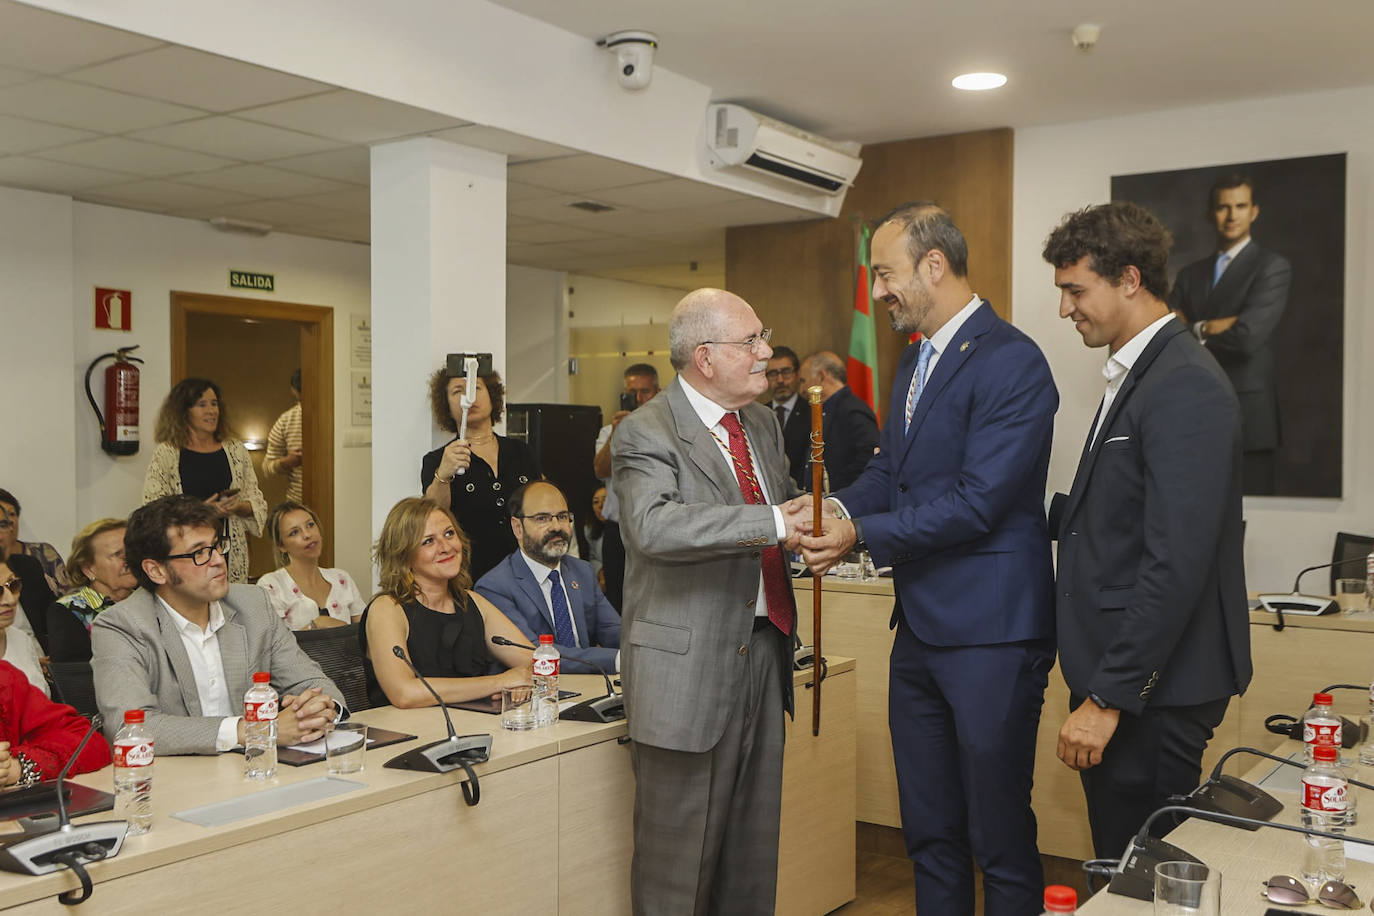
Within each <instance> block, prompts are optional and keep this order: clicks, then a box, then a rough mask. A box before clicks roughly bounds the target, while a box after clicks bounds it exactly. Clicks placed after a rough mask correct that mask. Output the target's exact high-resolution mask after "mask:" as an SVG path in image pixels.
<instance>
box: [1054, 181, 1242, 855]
mask: <svg viewBox="0 0 1374 916" xmlns="http://www.w3.org/2000/svg"><path fill="white" fill-rule="evenodd" d="M1169 244H1170V238H1169V232H1168V230H1167V229H1165V228H1164V226H1163V225H1162V224H1161V223H1160V222H1159V221H1158V220H1157V219H1155V217H1154V216H1153V215H1152V214H1150V213H1149V212H1148V211H1146V210H1145V209H1143V208H1141V207H1139V206H1136V205H1135V204H1130V203H1114V204H1104V205H1102V206H1097V207H1089V208H1087V209H1084V210H1081V211H1079V212H1077V213H1073V214H1070V215H1069V216H1068V217H1067V218H1066V219H1065V220H1064V222H1063V223H1061V224H1060V226H1059V227H1058V228H1056V229H1055V230H1054V232H1052V233H1051V234H1050V237H1049V239H1048V240H1047V241H1046V243H1045V250H1044V256H1045V260H1046V261H1048V262H1049V263H1050V264H1051V265H1053V266H1054V268H1055V270H1054V282H1055V285H1056V286H1058V287H1059V289H1060V290H1061V291H1062V292H1061V298H1060V306H1059V314H1060V317H1063V318H1067V319H1070V320H1071V321H1073V323H1074V328H1075V329H1076V330H1077V331H1078V333H1079V334H1080V335H1082V337H1083V342H1084V343H1085V344H1087V345H1088V346H1089V347H1107V348H1108V350H1109V356H1108V359H1107V364H1106V366H1105V367H1104V369H1103V374H1104V375H1105V376H1106V378H1107V383H1106V393H1105V395H1104V397H1103V399H1102V404H1101V406H1100V407H1099V409H1098V413H1097V417H1096V419H1095V420H1094V422H1093V426H1092V429H1091V431H1090V432H1089V434H1088V441H1087V443H1086V445H1085V446H1084V449H1083V456H1082V458H1081V459H1080V460H1079V464H1078V472H1077V473H1076V474H1075V476H1074V480H1073V487H1072V489H1071V490H1070V491H1069V494H1068V496H1067V498H1064V499H1061V498H1060V497H1058V496H1057V497H1056V499H1055V506H1054V508H1053V509H1052V511H1051V515H1052V516H1053V518H1052V519H1051V527H1052V528H1054V529H1056V530H1057V533H1058V536H1059V570H1058V582H1057V584H1056V588H1055V592H1056V600H1057V611H1058V635H1059V664H1060V668H1061V669H1062V670H1063V672H1064V680H1065V681H1066V682H1067V683H1068V686H1069V692H1070V695H1071V700H1070V702H1071V708H1072V710H1073V711H1072V712H1071V713H1070V714H1069V717H1068V719H1067V721H1065V723H1064V726H1063V728H1061V729H1060V732H1059V742H1058V754H1059V758H1060V759H1061V760H1063V761H1064V763H1065V764H1067V765H1068V766H1069V767H1072V768H1073V769H1075V770H1078V771H1079V773H1080V775H1081V778H1082V781H1083V790H1084V794H1085V795H1086V796H1087V802H1088V820H1089V822H1090V825H1091V827H1092V835H1093V848H1094V851H1095V853H1096V854H1097V855H1098V856H1102V857H1111V858H1115V857H1119V856H1120V855H1121V854H1122V853H1123V852H1124V850H1125V849H1126V844H1127V842H1128V840H1129V839H1130V837H1131V836H1132V835H1133V834H1134V833H1135V832H1136V831H1137V830H1139V829H1140V825H1141V824H1142V823H1143V822H1144V820H1145V818H1146V817H1148V816H1149V814H1150V812H1151V811H1153V810H1154V809H1156V808H1158V807H1160V806H1162V805H1164V804H1167V799H1168V798H1169V796H1171V795H1173V794H1176V793H1184V792H1188V791H1190V790H1192V789H1193V788H1195V787H1196V786H1197V784H1198V778H1199V775H1200V770H1201V765H1202V752H1203V750H1204V749H1205V748H1206V746H1207V742H1208V741H1209V740H1210V739H1211V737H1212V732H1213V730H1214V729H1215V728H1216V726H1217V725H1218V724H1219V723H1220V722H1221V719H1222V716H1223V715H1225V713H1226V705H1227V703H1228V702H1229V700H1230V698H1231V697H1232V696H1233V695H1235V694H1239V693H1241V692H1242V691H1244V690H1245V687H1246V685H1247V684H1248V683H1249V682H1250V673H1251V664H1250V626H1249V613H1248V609H1247V604H1246V592H1245V566H1244V561H1243V558H1242V555H1241V535H1242V527H1241V524H1242V523H1241V434H1240V409H1239V406H1238V405H1237V402H1236V395H1235V392H1234V391H1233V390H1232V388H1231V385H1230V383H1229V382H1228V381H1227V378H1226V375H1225V373H1223V372H1222V370H1221V367H1219V366H1218V365H1217V362H1216V360H1215V359H1213V358H1212V356H1211V354H1209V353H1208V351H1207V350H1206V349H1204V348H1203V347H1202V345H1201V344H1199V343H1198V342H1197V340H1196V339H1195V338H1194V337H1193V336H1192V335H1191V334H1189V333H1188V329H1187V328H1186V327H1185V326H1184V325H1183V324H1181V323H1179V322H1178V321H1176V320H1174V318H1173V316H1171V315H1170V313H1169V307H1168V305H1167V304H1165V301H1164V297H1165V293H1166V290H1167V288H1168V274H1167V272H1166V269H1165V265H1166V262H1167V259H1168V253H1169ZM1168 826H1169V825H1163V824H1161V830H1162V829H1167V827H1168Z"/></svg>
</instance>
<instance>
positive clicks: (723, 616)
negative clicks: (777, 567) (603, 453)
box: [611, 380, 800, 753]
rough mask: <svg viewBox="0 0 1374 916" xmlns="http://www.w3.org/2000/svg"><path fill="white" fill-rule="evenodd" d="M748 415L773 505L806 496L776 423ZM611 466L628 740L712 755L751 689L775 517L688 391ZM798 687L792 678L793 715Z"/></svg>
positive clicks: (640, 429)
mask: <svg viewBox="0 0 1374 916" xmlns="http://www.w3.org/2000/svg"><path fill="white" fill-rule="evenodd" d="M739 413H740V416H741V418H742V421H743V424H744V429H745V432H746V433H747V434H748V437H749V442H750V445H751V448H752V449H753V451H754V460H755V462H756V463H757V464H758V465H759V468H760V470H761V472H762V474H763V479H764V483H765V486H766V488H767V493H768V496H769V498H770V499H771V500H772V501H773V502H774V503H778V502H781V501H783V500H785V499H788V498H790V497H792V496H795V495H797V494H798V493H799V492H800V491H799V490H798V489H797V487H796V485H795V483H794V482H793V481H792V479H791V478H790V477H788V475H787V461H786V458H785V457H784V455H783V444H782V430H781V429H780V428H779V426H778V420H777V415H776V414H774V413H773V412H772V410H771V409H770V408H768V407H765V406H764V405H762V404H758V403H751V404H749V405H746V406H745V407H744V408H742V409H741V410H740V412H739ZM611 457H612V462H613V463H612V468H613V470H612V480H613V481H614V485H615V490H616V493H618V494H619V496H620V534H621V537H622V538H623V539H624V541H625V556H626V567H625V605H624V608H623V609H622V614H623V616H624V621H623V627H624V630H623V632H622V634H621V641H620V644H621V659H620V661H621V671H622V680H623V681H624V685H625V704H626V712H627V713H628V715H629V728H630V737H631V738H632V739H633V740H635V741H639V742H642V743H644V744H650V745H653V746H656V747H662V748H668V749H670V750H680V751H688V752H692V753H700V752H702V751H706V750H710V749H711V748H712V747H714V746H715V745H716V743H717V742H718V741H719V740H720V736H721V734H722V733H723V732H724V730H725V723H726V719H727V718H728V715H729V712H730V710H731V708H732V707H733V702H732V698H733V697H734V696H735V695H736V694H737V693H738V692H739V691H741V690H743V689H744V685H745V683H746V676H745V675H746V671H747V667H748V665H747V658H746V657H745V653H746V651H747V650H746V648H745V647H747V646H748V645H749V637H750V633H751V631H752V628H753V625H754V610H755V608H754V605H755V601H756V599H757V596H758V588H759V570H760V551H761V548H763V547H766V546H769V545H772V544H776V543H777V541H778V539H777V530H776V527H775V524H774V518H773V510H772V509H771V508H770V507H768V506H751V505H747V504H746V503H745V501H744V497H743V496H742V495H740V490H739V483H738V482H737V481H736V479H735V475H734V471H733V470H732V469H731V467H730V465H729V463H728V462H727V461H726V460H725V457H724V456H723V455H722V454H721V452H720V449H719V448H718V447H717V445H716V443H715V441H714V440H713V439H712V438H711V433H710V431H709V430H708V429H707V428H706V427H705V426H703V425H702V422H701V418H700V417H698V416H697V414H696V411H694V410H693V409H692V405H691V404H690V403H689V402H688V401H687V395H686V394H685V393H684V392H683V390H682V383H681V382H680V381H678V380H674V381H673V383H672V384H671V385H669V386H668V387H667V388H666V389H665V390H664V392H663V394H662V395H660V396H659V397H657V398H654V399H653V400H652V401H650V402H649V403H648V404H645V405H644V406H643V407H641V408H639V409H638V410H636V411H635V412H634V413H632V414H630V415H629V416H628V417H626V418H625V419H624V420H623V421H621V424H620V426H619V428H618V429H617V430H616V433H615V438H614V439H613V440H612V446H611ZM791 683H792V681H791V677H790V672H789V676H788V677H787V679H786V683H785V685H784V688H783V689H784V691H785V693H784V696H785V697H786V706H787V709H788V711H790V710H791V706H792V690H791Z"/></svg>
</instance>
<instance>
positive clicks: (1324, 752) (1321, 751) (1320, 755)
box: [1312, 744, 1339, 762]
mask: <svg viewBox="0 0 1374 916" xmlns="http://www.w3.org/2000/svg"><path fill="white" fill-rule="evenodd" d="M1312 756H1313V757H1314V758H1315V759H1317V760H1321V761H1323V762H1334V761H1335V760H1336V758H1337V757H1338V756H1339V755H1338V754H1337V753H1336V749H1335V748H1334V747H1331V746H1330V745H1321V744H1319V745H1317V746H1316V747H1314V748H1312Z"/></svg>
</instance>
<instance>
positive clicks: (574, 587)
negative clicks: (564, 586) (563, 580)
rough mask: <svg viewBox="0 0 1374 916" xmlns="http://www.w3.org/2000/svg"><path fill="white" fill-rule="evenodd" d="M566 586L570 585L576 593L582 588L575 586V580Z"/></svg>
mask: <svg viewBox="0 0 1374 916" xmlns="http://www.w3.org/2000/svg"><path fill="white" fill-rule="evenodd" d="M568 584H569V585H571V586H572V587H573V591H577V590H578V589H579V588H581V587H582V586H580V585H578V584H577V580H576V579H574V580H572V581H571V582H569V583H568Z"/></svg>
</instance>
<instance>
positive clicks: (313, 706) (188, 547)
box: [91, 494, 347, 756]
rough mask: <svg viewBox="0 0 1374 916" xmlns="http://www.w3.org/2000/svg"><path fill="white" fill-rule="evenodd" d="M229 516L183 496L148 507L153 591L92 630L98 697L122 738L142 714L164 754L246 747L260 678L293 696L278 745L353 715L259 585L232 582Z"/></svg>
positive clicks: (131, 534) (143, 537)
mask: <svg viewBox="0 0 1374 916" xmlns="http://www.w3.org/2000/svg"><path fill="white" fill-rule="evenodd" d="M219 520H220V513H218V512H217V511H216V510H215V509H214V508H213V507H211V506H209V505H208V504H206V503H205V502H203V501H201V500H199V499H196V498H194V497H191V496H186V495H182V494H178V495H173V496H165V497H163V498H161V499H156V500H153V501H152V502H150V503H148V504H147V505H145V506H143V507H141V508H139V509H136V510H135V511H134V513H133V514H132V515H130V516H129V527H128V529H127V530H126V531H125V534H124V553H125V559H126V562H127V563H128V565H129V569H130V570H131V571H132V572H133V574H134V577H135V578H136V579H138V583H139V585H141V586H142V588H140V589H139V590H138V591H136V592H134V593H133V594H132V595H130V596H129V597H128V598H126V599H124V600H123V601H121V602H119V603H118V604H116V605H115V606H114V607H112V608H110V609H109V610H107V611H104V612H102V613H101V614H100V616H99V617H97V618H96V621H95V623H94V624H93V625H92V627H91V648H92V657H91V667H92V670H93V671H94V675H95V692H96V700H97V702H98V703H99V706H100V712H101V714H102V715H103V716H104V717H105V732H106V734H107V735H108V736H109V737H110V738H111V739H113V738H114V735H115V732H117V731H118V730H119V727H120V725H121V724H122V723H123V721H124V712H125V711H126V710H130V709H142V710H144V711H145V712H146V715H147V719H146V721H147V724H148V727H149V728H150V729H152V732H153V738H154V746H155V749H156V753H157V754H158V755H159V756H163V755H168V754H217V753H221V752H223V751H227V750H231V749H232V748H234V747H236V746H239V745H242V744H243V719H242V716H241V715H239V714H238V713H239V711H240V710H242V708H243V707H242V705H241V704H242V698H243V695H244V693H246V692H247V690H248V688H249V686H251V682H252V677H253V673H254V672H255V671H268V672H271V675H272V686H273V687H274V688H275V689H276V690H277V692H278V693H279V694H281V696H282V701H281V711H280V712H279V713H278V717H277V743H278V744H279V745H290V744H301V743H305V742H309V741H314V740H316V739H318V738H319V737H320V736H321V735H323V734H324V731H325V729H326V727H327V726H328V725H330V724H331V723H333V722H336V721H338V720H339V719H340V718H342V717H343V716H345V715H347V711H346V710H345V709H344V705H343V694H342V693H341V692H340V691H339V688H338V687H336V686H335V685H334V682H333V681H331V680H330V679H329V678H327V677H325V674H324V672H323V671H321V670H320V666H319V665H317V664H316V663H315V662H314V661H313V660H312V659H311V658H310V656H308V655H306V654H305V653H304V652H302V651H301V649H300V647H299V646H298V645H297V644H296V638H295V636H294V635H293V634H292V633H291V631H290V630H289V629H287V627H286V624H285V623H284V622H283V621H282V619H281V618H280V617H278V616H277V615H276V614H274V613H273V612H272V611H271V609H270V608H269V607H268V604H267V593H266V592H264V591H263V590H262V589H260V588H258V587H257V586H256V585H230V584H229V577H228V571H227V564H226V562H225V554H226V553H227V551H228V549H229V544H228V541H227V539H226V538H224V537H223V536H222V535H221V534H220V526H219Z"/></svg>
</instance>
